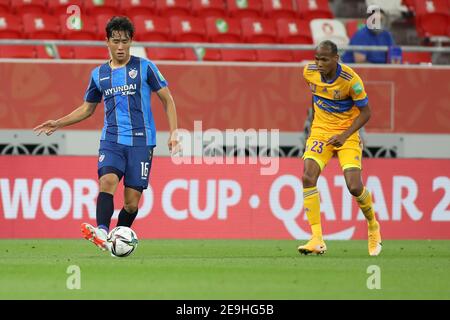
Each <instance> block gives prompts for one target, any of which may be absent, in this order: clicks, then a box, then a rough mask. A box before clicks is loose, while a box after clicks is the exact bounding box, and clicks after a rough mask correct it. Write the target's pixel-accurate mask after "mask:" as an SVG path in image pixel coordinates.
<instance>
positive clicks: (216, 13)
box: [192, 0, 226, 18]
mask: <svg viewBox="0 0 450 320" xmlns="http://www.w3.org/2000/svg"><path fill="white" fill-rule="evenodd" d="M192 14H193V15H195V16H197V17H204V18H206V17H224V16H225V15H226V12H225V3H224V2H223V0H192Z"/></svg>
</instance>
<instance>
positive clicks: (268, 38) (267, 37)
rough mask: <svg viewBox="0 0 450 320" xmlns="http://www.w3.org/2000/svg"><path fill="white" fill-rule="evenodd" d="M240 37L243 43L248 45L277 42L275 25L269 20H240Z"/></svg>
mask: <svg viewBox="0 0 450 320" xmlns="http://www.w3.org/2000/svg"><path fill="white" fill-rule="evenodd" d="M241 24H242V36H243V38H244V41H245V42H250V43H275V42H277V30H276V28H275V23H274V22H273V21H272V20H269V19H255V18H245V19H242V22H241Z"/></svg>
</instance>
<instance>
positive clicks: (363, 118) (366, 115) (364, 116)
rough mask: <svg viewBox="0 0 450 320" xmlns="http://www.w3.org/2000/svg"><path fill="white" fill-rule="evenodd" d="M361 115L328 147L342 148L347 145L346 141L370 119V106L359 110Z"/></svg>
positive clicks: (334, 137)
mask: <svg viewBox="0 0 450 320" xmlns="http://www.w3.org/2000/svg"><path fill="white" fill-rule="evenodd" d="M359 110H360V113H359V115H358V116H357V117H356V118H355V120H353V123H352V125H351V126H350V127H349V128H348V129H347V130H345V131H344V132H343V133H341V134H339V135H335V136H332V137H331V138H330V139H329V140H328V142H327V145H329V144H331V145H333V146H335V147H338V148H339V147H342V146H343V145H344V143H345V140H347V139H348V138H349V137H350V136H351V135H352V134H353V133H355V132H356V131H358V130H359V129H361V128H362V127H363V126H364V125H365V124H366V122H367V121H369V119H370V107H369V105H366V106H364V107H361V108H359Z"/></svg>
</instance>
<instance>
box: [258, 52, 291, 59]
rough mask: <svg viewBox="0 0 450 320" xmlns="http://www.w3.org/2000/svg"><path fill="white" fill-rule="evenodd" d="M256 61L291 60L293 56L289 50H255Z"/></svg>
mask: <svg viewBox="0 0 450 320" xmlns="http://www.w3.org/2000/svg"><path fill="white" fill-rule="evenodd" d="M256 56H257V60H258V61H263V62H292V61H294V56H293V54H292V51H290V50H256Z"/></svg>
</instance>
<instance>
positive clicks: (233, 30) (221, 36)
mask: <svg viewBox="0 0 450 320" xmlns="http://www.w3.org/2000/svg"><path fill="white" fill-rule="evenodd" d="M206 34H207V37H208V40H209V41H211V42H218V43H240V42H242V33H241V22H240V21H239V20H238V19H233V18H223V19H221V18H214V17H211V18H206Z"/></svg>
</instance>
